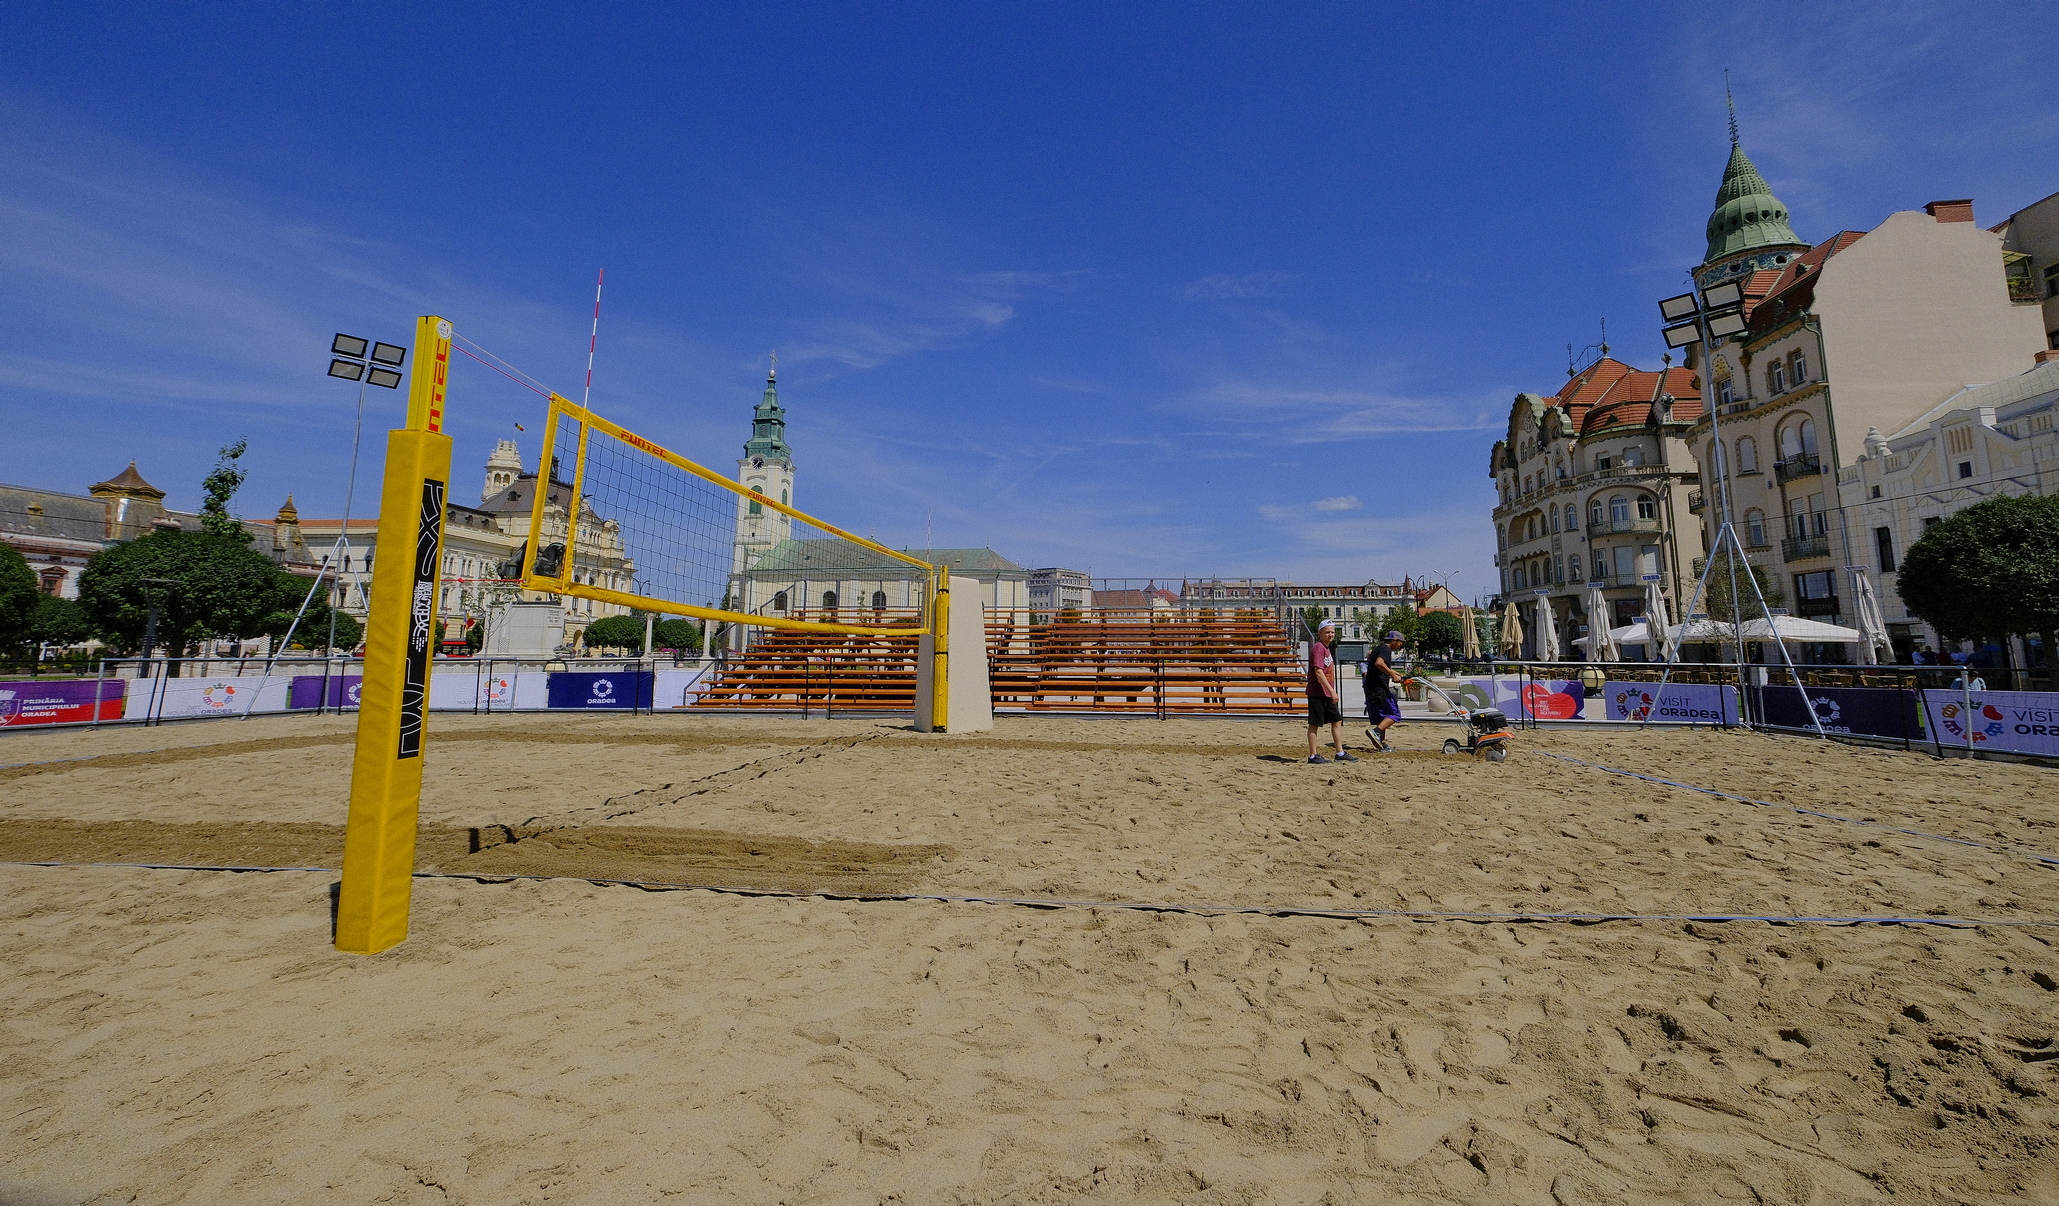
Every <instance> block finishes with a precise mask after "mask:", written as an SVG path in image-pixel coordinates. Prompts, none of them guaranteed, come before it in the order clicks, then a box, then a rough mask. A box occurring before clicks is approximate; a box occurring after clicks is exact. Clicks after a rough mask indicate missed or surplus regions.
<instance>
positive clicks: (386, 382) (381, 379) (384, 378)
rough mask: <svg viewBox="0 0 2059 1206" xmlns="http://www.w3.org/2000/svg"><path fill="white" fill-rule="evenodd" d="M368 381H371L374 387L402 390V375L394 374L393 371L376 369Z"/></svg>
mask: <svg viewBox="0 0 2059 1206" xmlns="http://www.w3.org/2000/svg"><path fill="white" fill-rule="evenodd" d="M367 380H369V381H370V382H371V383H372V384H373V385H377V386H380V387H381V388H384V389H399V388H400V374H399V373H396V372H394V371H393V370H392V369H386V368H377V367H374V368H373V369H372V371H371V374H370V376H369V377H368V378H367Z"/></svg>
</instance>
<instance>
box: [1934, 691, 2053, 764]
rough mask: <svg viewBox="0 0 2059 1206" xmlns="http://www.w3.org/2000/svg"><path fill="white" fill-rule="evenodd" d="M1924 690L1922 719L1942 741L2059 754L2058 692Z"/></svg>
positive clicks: (1978, 746) (1996, 748)
mask: <svg viewBox="0 0 2059 1206" xmlns="http://www.w3.org/2000/svg"><path fill="white" fill-rule="evenodd" d="M1968 698H1969V697H1968V696H1967V694H1966V692H1964V691H1953V690H1949V689H1948V690H1943V691H1925V692H1924V693H1923V719H1924V721H1925V722H1926V723H1928V724H1929V725H1930V733H1931V736H1932V737H1933V738H1935V739H1936V740H1937V742H1938V744H1940V745H1943V746H1945V747H1947V748H1950V747H1952V746H1958V747H1959V748H1961V749H1965V748H1967V747H1969V746H1970V747H1972V748H1973V749H1982V750H2007V751H2008V752H2010V753H2013V754H2039V755H2043V756H2045V757H2051V758H2059V692H2051V691H1975V692H1973V694H1972V696H1971V699H1972V704H1973V706H1972V708H1971V709H1970V710H1969V709H1968V707H1967V700H1968Z"/></svg>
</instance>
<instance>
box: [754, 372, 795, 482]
mask: <svg viewBox="0 0 2059 1206" xmlns="http://www.w3.org/2000/svg"><path fill="white" fill-rule="evenodd" d="M744 455H745V456H747V457H754V456H762V457H764V458H765V459H766V460H768V461H791V460H793V450H792V449H791V448H788V447H787V446H786V411H785V409H783V408H782V407H781V406H780V405H779V373H778V370H777V369H775V370H773V372H771V373H769V374H767V375H766V377H765V396H764V397H763V398H760V399H759V400H758V408H757V410H755V411H753V412H752V414H751V438H750V440H749V441H747V442H746V443H745V444H744Z"/></svg>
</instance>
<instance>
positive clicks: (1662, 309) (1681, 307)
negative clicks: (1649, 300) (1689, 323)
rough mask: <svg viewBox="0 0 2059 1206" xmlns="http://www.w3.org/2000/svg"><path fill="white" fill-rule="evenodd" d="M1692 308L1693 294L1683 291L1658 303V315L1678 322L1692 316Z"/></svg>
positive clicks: (1668, 320) (1676, 345) (1693, 307)
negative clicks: (1677, 295)
mask: <svg viewBox="0 0 2059 1206" xmlns="http://www.w3.org/2000/svg"><path fill="white" fill-rule="evenodd" d="M1694 310H1695V306H1694V294H1692V293H1683V294H1681V295H1680V296H1679V297H1669V298H1667V299H1666V300H1664V301H1662V302H1660V303H1659V317H1661V318H1663V319H1665V320H1666V321H1667V322H1679V321H1680V320H1681V319H1683V318H1693V317H1694ZM1673 346H1675V347H1679V346H1680V345H1679V344H1674V345H1673Z"/></svg>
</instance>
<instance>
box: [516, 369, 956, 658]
mask: <svg viewBox="0 0 2059 1206" xmlns="http://www.w3.org/2000/svg"><path fill="white" fill-rule="evenodd" d="M549 397H550V410H549V414H548V416H547V418H546V421H545V424H544V431H543V452H542V456H541V459H540V460H539V462H538V472H537V476H536V478H535V479H534V483H533V488H532V489H533V497H532V498H531V499H530V500H527V501H529V503H530V510H529V536H528V542H527V547H526V548H525V550H524V552H523V562H522V585H523V586H524V587H526V588H527V589H531V590H539V591H548V592H550V593H553V594H558V595H564V596H568V597H571V598H575V599H591V600H594V601H595V602H599V603H605V604H613V605H616V606H621V607H629V608H636V609H639V610H644V611H651V612H664V613H669V614H673V615H683V616H692V617H695V618H699V619H703V620H713V621H718V622H723V623H730V624H739V625H749V626H759V627H766V628H784V629H795V630H801V631H811V632H825V633H849V634H856V635H878V636H907V635H912V634H915V633H919V632H923V631H928V630H929V629H930V628H931V627H932V625H931V620H932V618H933V616H932V609H933V607H934V606H935V600H936V595H937V590H938V587H939V586H940V582H939V580H938V578H939V574H940V572H941V571H939V570H938V569H937V567H935V566H933V565H931V564H930V563H929V562H928V561H925V560H923V559H922V558H920V557H917V556H914V555H913V554H910V553H905V552H901V551H899V550H896V549H891V548H888V547H886V546H885V545H882V544H879V543H877V542H875V541H871V540H867V539H865V538H864V537H862V536H858V535H855V534H853V533H851V532H847V531H845V530H843V529H842V528H839V527H837V526H835V525H834V524H830V523H825V522H824V521H822V520H820V519H817V518H815V517H813V516H811V515H808V514H807V513H805V512H803V511H801V510H799V509H797V508H795V507H794V506H793V505H792V503H791V502H790V500H789V499H787V498H784V497H781V498H773V497H771V496H770V495H769V494H768V493H764V492H761V491H759V490H756V489H753V488H752V487H750V486H746V485H744V484H743V483H741V482H737V481H733V480H731V479H730V478H727V477H724V476H723V475H722V474H719V473H717V472H715V471H714V470H711V469H708V468H706V467H705V466H703V465H700V464H697V463H696V462H694V461H692V460H689V459H688V458H686V457H684V456H681V455H679V454H678V453H676V452H673V451H671V450H670V449H667V448H665V447H662V446H661V445H659V444H657V443H655V442H654V441H651V440H648V439H646V438H644V437H643V436H640V435H637V434H636V433H634V432H631V431H629V430H627V429H625V428H623V427H621V426H619V425H617V424H615V423H613V422H610V421H609V420H608V419H606V418H603V417H602V416H600V415H598V414H596V413H594V412H593V411H591V410H589V409H587V408H586V407H584V406H580V405H578V404H576V403H573V402H571V401H569V400H568V399H566V398H564V397H562V396H560V395H558V394H555V393H553V394H550V395H549ZM511 501H515V500H511Z"/></svg>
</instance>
